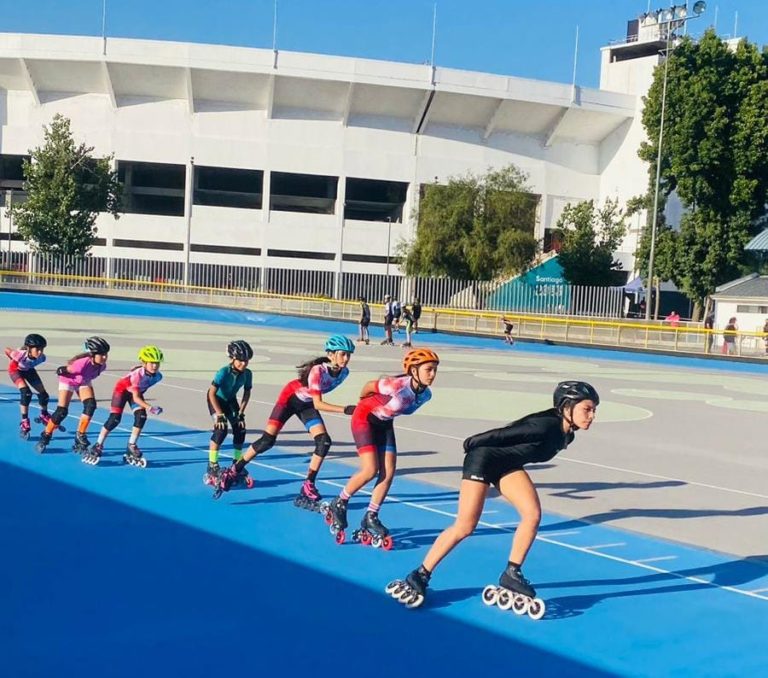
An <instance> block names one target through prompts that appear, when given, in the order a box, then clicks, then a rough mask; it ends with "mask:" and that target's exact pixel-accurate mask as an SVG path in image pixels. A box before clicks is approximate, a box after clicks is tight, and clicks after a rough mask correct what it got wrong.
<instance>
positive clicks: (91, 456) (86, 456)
mask: <svg viewBox="0 0 768 678" xmlns="http://www.w3.org/2000/svg"><path fill="white" fill-rule="evenodd" d="M103 453H104V446H103V445H102V444H101V443H94V444H93V445H91V449H90V450H88V451H87V452H83V456H82V457H80V461H82V462H83V463H84V464H90V465H91V466H96V465H97V464H98V463H99V461H101V455H102V454H103Z"/></svg>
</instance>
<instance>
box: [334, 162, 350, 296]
mask: <svg viewBox="0 0 768 678" xmlns="http://www.w3.org/2000/svg"><path fill="white" fill-rule="evenodd" d="M338 181H339V185H338V188H337V190H336V223H337V224H338V227H339V238H338V240H337V243H338V244H337V246H336V275H335V281H334V285H333V298H334V299H341V292H342V289H341V281H342V276H343V274H344V212H345V211H346V206H347V177H345V176H340V177H339V180H338Z"/></svg>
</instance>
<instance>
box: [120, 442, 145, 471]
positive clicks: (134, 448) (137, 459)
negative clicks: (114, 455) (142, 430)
mask: <svg viewBox="0 0 768 678" xmlns="http://www.w3.org/2000/svg"><path fill="white" fill-rule="evenodd" d="M123 461H124V462H125V463H126V464H128V465H130V466H138V467H139V468H147V460H146V459H145V458H144V455H143V454H142V453H141V450H140V449H139V446H138V445H137V444H136V443H128V447H126V448H125V454H124V455H123Z"/></svg>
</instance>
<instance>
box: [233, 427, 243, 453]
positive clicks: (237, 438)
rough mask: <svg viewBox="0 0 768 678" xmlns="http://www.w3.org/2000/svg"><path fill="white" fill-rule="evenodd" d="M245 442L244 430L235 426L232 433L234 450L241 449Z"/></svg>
mask: <svg viewBox="0 0 768 678" xmlns="http://www.w3.org/2000/svg"><path fill="white" fill-rule="evenodd" d="M244 442H245V429H244V428H243V427H242V426H236V427H235V428H234V429H233V431H232V444H233V445H234V446H235V448H236V449H241V448H242V446H243V443H244Z"/></svg>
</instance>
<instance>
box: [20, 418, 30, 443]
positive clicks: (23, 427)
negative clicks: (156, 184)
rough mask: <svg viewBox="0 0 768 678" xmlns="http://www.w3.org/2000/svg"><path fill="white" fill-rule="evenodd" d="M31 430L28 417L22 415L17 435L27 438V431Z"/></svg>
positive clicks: (23, 438)
mask: <svg viewBox="0 0 768 678" xmlns="http://www.w3.org/2000/svg"><path fill="white" fill-rule="evenodd" d="M31 430H32V424H30V423H29V417H24V418H23V419H22V420H21V424H20V426H19V437H20V438H21V439H22V440H29V432H30V431H31Z"/></svg>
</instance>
